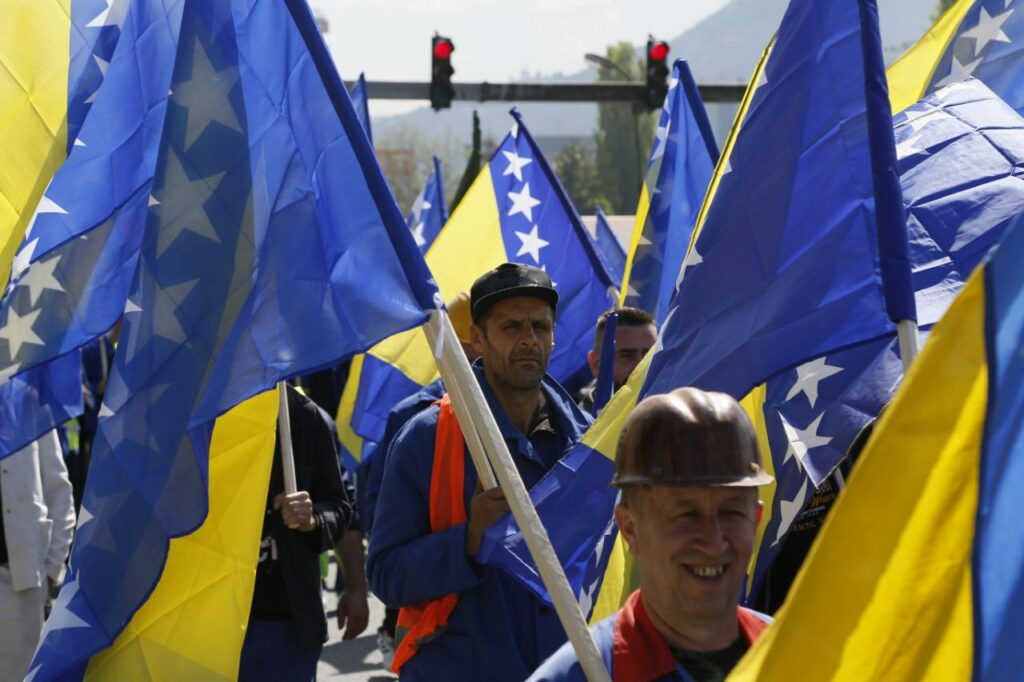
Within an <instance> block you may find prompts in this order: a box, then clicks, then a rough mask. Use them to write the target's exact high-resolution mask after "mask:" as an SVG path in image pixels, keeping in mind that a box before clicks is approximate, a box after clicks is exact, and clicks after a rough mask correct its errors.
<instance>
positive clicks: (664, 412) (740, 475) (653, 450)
mask: <svg viewBox="0 0 1024 682" xmlns="http://www.w3.org/2000/svg"><path fill="white" fill-rule="evenodd" d="M771 482H772V477H771V476H769V475H768V474H767V472H765V471H764V469H763V468H762V467H761V453H760V450H759V449H758V446H757V437H756V436H755V434H754V427H753V425H752V424H751V423H750V418H749V417H747V414H746V412H744V411H743V408H741V407H740V405H739V403H737V402H736V401H735V400H734V399H733V398H732V397H730V396H728V395H726V394H725V393H706V392H704V391H701V390H699V389H696V388H680V389H676V390H675V391H672V392H671V393H668V394H664V395H655V396H651V397H649V398H647V399H645V400H643V401H642V402H641V403H640V404H639V405H637V406H636V407H635V408H634V409H633V412H632V413H631V414H630V415H629V417H628V418H627V419H626V423H625V425H624V426H623V428H622V435H621V436H620V437H619V449H618V452H617V454H616V457H615V476H614V478H613V479H612V485H614V486H618V487H620V488H623V487H626V486H633V485H670V486H691V485H692V486H703V485H709V486H737V487H752V486H759V485H765V484H767V483H771Z"/></svg>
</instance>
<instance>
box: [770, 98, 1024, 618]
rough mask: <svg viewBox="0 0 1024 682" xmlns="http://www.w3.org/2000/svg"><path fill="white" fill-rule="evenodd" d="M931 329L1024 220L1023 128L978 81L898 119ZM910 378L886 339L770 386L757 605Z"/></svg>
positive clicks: (918, 275) (916, 272) (921, 293)
mask: <svg viewBox="0 0 1024 682" xmlns="http://www.w3.org/2000/svg"><path fill="white" fill-rule="evenodd" d="M894 126H895V137H896V142H897V151H898V153H899V157H900V159H899V160H900V177H901V181H902V187H903V200H904V202H905V205H906V207H907V212H908V220H907V231H908V234H909V238H910V244H911V248H910V259H911V265H912V267H913V282H914V288H915V291H916V297H917V309H918V311H919V319H920V323H921V325H922V329H924V330H928V329H930V328H931V325H933V324H934V323H935V322H937V321H938V320H939V318H941V317H942V315H943V314H944V313H945V311H946V310H947V309H948V307H949V306H950V304H951V303H952V301H953V299H954V297H955V296H956V295H957V294H958V293H959V292H960V290H961V289H962V288H963V286H964V284H965V283H966V281H967V278H968V277H969V276H970V274H971V273H972V272H973V271H974V270H975V269H976V268H977V267H978V265H979V264H980V263H981V261H982V260H983V259H984V257H985V256H986V254H988V253H989V252H990V251H991V249H992V248H993V247H994V246H995V245H996V244H998V243H999V240H1000V239H1001V238H1002V236H1003V235H1004V233H1005V232H1006V230H1007V228H1008V226H1009V225H1010V224H1011V223H1012V221H1013V220H1014V219H1015V218H1016V217H1017V216H1018V215H1019V214H1020V213H1022V212H1024V179H1021V178H1020V177H1019V175H1018V173H1019V170H1018V169H1019V168H1020V167H1022V166H1024V119H1022V118H1021V117H1020V116H1019V115H1017V114H1016V113H1015V112H1014V111H1013V110H1012V109H1010V108H1009V107H1008V106H1007V105H1006V104H1005V103H1004V102H1003V101H1002V100H1001V99H1000V98H999V97H997V96H996V95H995V94H993V93H992V92H991V90H989V89H988V88H987V87H986V86H985V85H984V84H982V83H981V82H980V81H977V80H973V79H970V80H967V81H965V82H963V83H960V84H957V85H952V86H947V87H946V88H943V89H942V90H939V91H938V92H936V93H934V94H932V95H930V96H928V97H926V98H925V99H923V100H922V101H921V102H919V103H918V104H916V105H914V106H912V107H910V108H908V109H905V110H904V111H903V112H901V113H900V114H899V115H897V116H896V117H895V119H894ZM902 377H903V365H902V362H901V360H900V356H899V351H898V344H897V342H896V339H895V337H894V336H886V337H882V338H880V339H876V340H873V341H870V342H868V343H865V344H861V345H857V346H853V347H850V348H846V349H842V350H839V351H837V352H835V353H829V354H827V355H824V356H821V357H818V358H815V359H813V360H810V361H809V362H806V363H803V364H801V365H798V366H797V367H795V368H791V369H787V370H785V371H783V372H780V373H779V374H777V375H775V376H773V377H771V378H770V379H769V380H768V381H767V382H766V396H765V401H764V416H765V426H766V430H767V435H768V441H769V444H770V449H771V454H772V458H773V467H774V469H775V477H776V486H777V487H776V491H775V494H774V497H773V498H772V499H766V503H767V504H768V505H769V509H768V510H767V512H768V513H767V514H766V515H765V526H766V527H765V533H764V541H763V542H762V544H761V546H760V549H759V551H758V555H757V561H756V563H755V568H754V574H753V576H752V578H751V581H750V594H751V597H752V598H754V597H756V594H757V592H758V591H759V590H760V589H761V587H762V585H763V582H764V580H765V577H766V572H767V571H768V570H769V568H770V567H771V565H772V562H773V561H774V559H775V557H776V556H777V554H778V552H779V550H780V549H781V543H782V541H783V539H784V538H785V536H786V533H787V532H788V531H789V530H790V528H791V527H792V525H793V524H794V522H798V521H797V517H798V515H799V514H800V511H801V509H802V508H803V507H804V506H805V504H806V503H807V502H808V501H809V500H810V498H811V496H812V495H813V494H814V490H815V488H816V487H817V486H818V485H820V484H821V482H822V481H823V480H824V479H825V477H826V476H827V475H828V474H829V472H830V471H832V469H833V468H834V467H835V466H836V465H838V464H839V462H840V460H841V459H842V458H843V457H844V455H845V453H846V450H847V449H848V448H849V446H850V443H851V442H852V441H853V438H854V436H855V435H856V434H857V432H858V431H859V430H860V429H861V427H862V426H863V425H864V424H865V423H866V422H867V421H868V420H869V419H871V418H872V417H874V416H875V415H877V414H878V413H879V411H880V410H881V408H882V407H883V406H884V405H886V404H887V403H888V402H889V400H890V399H891V398H892V396H893V393H894V391H895V390H896V388H897V387H898V386H899V385H900V382H901V380H902Z"/></svg>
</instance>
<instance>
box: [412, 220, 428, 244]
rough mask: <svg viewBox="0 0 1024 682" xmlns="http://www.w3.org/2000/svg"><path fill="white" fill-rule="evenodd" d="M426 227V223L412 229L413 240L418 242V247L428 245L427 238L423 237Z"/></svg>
mask: <svg viewBox="0 0 1024 682" xmlns="http://www.w3.org/2000/svg"><path fill="white" fill-rule="evenodd" d="M426 226H427V225H426V223H420V224H419V225H417V226H416V227H414V228H412V238H413V239H415V240H416V246H419V247H423V246H426V245H427V238H426V237H424V236H423V229H424V228H425V227H426Z"/></svg>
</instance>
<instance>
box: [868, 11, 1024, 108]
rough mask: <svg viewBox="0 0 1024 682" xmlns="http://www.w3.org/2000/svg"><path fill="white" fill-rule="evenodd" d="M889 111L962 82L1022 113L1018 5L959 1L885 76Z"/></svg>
mask: <svg viewBox="0 0 1024 682" xmlns="http://www.w3.org/2000/svg"><path fill="white" fill-rule="evenodd" d="M888 77H889V91H890V94H891V96H892V108H893V111H901V110H902V109H904V108H906V107H908V106H910V105H912V104H914V103H915V102H917V101H918V100H919V99H921V98H923V97H924V96H926V95H929V94H931V93H933V92H935V91H936V90H938V89H940V88H943V87H945V86H947V85H952V84H953V83H958V82H960V81H962V80H964V79H965V78H969V77H974V78H977V79H978V80H980V81H982V82H983V83H985V85H987V86H988V87H989V88H991V89H992V91H993V92H995V93H996V94H997V95H999V96H1000V97H1002V98H1003V99H1004V100H1005V101H1006V103H1007V104H1009V105H1010V107H1012V108H1013V109H1014V110H1016V111H1017V112H1018V113H1021V114H1024V87H1022V85H1024V12H1022V11H1021V6H1020V3H1018V2H1016V0H957V1H956V2H954V3H953V4H952V6H950V8H949V9H948V10H946V12H945V14H943V15H942V17H940V18H939V20H938V21H937V22H936V23H935V25H934V26H933V27H932V28H931V29H930V30H929V31H928V32H927V33H926V34H925V35H924V36H922V38H921V39H920V40H919V41H918V42H917V43H916V44H915V45H914V46H913V47H911V48H910V49H909V50H907V52H906V54H904V55H903V56H902V57H900V59H899V60H898V61H897V62H896V63H894V64H893V65H892V66H891V67H890V68H889V72H888Z"/></svg>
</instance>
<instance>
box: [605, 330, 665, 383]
mask: <svg viewBox="0 0 1024 682" xmlns="http://www.w3.org/2000/svg"><path fill="white" fill-rule="evenodd" d="M657 340H658V330H657V329H655V328H654V325H653V324H646V325H638V326H625V327H616V328H615V371H614V373H613V374H612V377H613V379H614V381H615V390H616V391H617V390H619V389H620V388H622V387H623V386H625V384H626V381H627V380H628V379H629V375H630V374H632V373H633V370H634V369H636V366H637V365H639V364H640V361H641V360H643V359H644V356H645V355H647V351H649V350H650V349H651V348H653V347H654V344H655V343H656V342H657Z"/></svg>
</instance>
